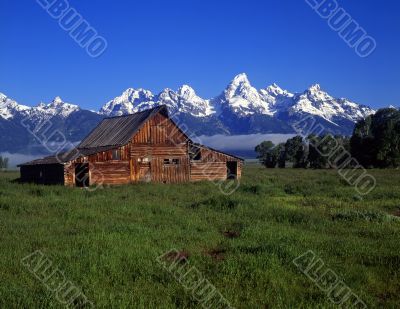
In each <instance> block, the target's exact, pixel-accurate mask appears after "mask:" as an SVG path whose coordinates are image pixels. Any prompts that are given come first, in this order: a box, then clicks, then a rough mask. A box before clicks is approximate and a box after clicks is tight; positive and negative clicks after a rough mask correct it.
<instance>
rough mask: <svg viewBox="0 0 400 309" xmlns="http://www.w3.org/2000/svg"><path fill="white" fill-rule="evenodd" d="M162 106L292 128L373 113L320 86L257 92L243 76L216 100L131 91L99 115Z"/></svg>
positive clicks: (182, 91) (187, 92)
mask: <svg viewBox="0 0 400 309" xmlns="http://www.w3.org/2000/svg"><path fill="white" fill-rule="evenodd" d="M161 104H165V105H167V106H168V108H169V110H170V112H171V113H172V114H178V115H179V114H185V115H189V116H193V117H196V118H202V117H207V116H211V115H213V116H216V117H220V116H222V114H223V115H224V116H223V117H222V118H224V119H225V120H226V119H227V118H226V117H228V118H229V117H230V116H229V115H235V117H241V118H247V117H251V116H254V115H259V116H269V117H274V118H276V119H280V120H282V121H285V122H287V123H288V124H289V125H290V123H291V122H290V119H291V118H293V117H295V116H301V115H304V114H310V115H314V116H317V117H321V118H323V119H325V120H326V121H328V122H330V123H332V124H334V125H336V126H339V124H340V123H341V121H349V122H350V123H355V122H356V121H357V120H359V119H360V118H363V117H366V116H368V115H370V114H372V113H374V110H372V109H371V108H369V107H367V106H363V105H359V104H357V103H354V102H352V101H350V100H348V99H343V98H339V99H338V98H334V97H332V96H331V95H329V94H328V93H327V92H325V91H323V90H322V89H321V86H320V85H318V84H315V85H312V86H311V87H310V88H308V89H307V90H306V91H304V92H303V93H291V92H289V91H287V90H284V89H282V88H281V87H279V86H278V85H277V84H272V85H270V86H268V87H266V88H264V89H260V90H257V89H256V88H254V87H253V86H252V85H251V83H250V81H249V79H248V77H247V75H246V74H245V73H242V74H239V75H237V76H236V77H235V78H234V79H233V80H232V81H231V82H230V83H229V84H228V86H227V87H226V88H225V90H224V91H223V92H222V94H220V95H219V96H217V97H216V98H214V99H203V98H201V97H199V96H198V95H197V94H196V92H195V91H194V89H193V88H191V87H190V86H188V85H183V86H182V87H180V88H179V89H178V91H176V92H175V91H173V90H171V89H169V88H166V89H164V90H163V91H162V92H161V93H159V94H158V95H153V94H152V93H151V92H150V91H148V90H144V89H137V90H135V89H132V88H129V89H127V90H126V91H125V92H124V93H123V94H122V95H121V96H119V97H116V98H114V99H113V100H111V101H109V102H107V103H106V104H105V105H104V106H103V107H102V108H101V109H100V114H102V115H106V116H119V115H124V114H131V113H135V112H137V111H142V110H145V109H148V108H152V107H155V106H157V105H161ZM282 115H287V116H285V117H283V116H282ZM281 117H283V118H282V119H281ZM288 117H289V118H288Z"/></svg>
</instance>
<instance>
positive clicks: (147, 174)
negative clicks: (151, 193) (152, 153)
mask: <svg viewBox="0 0 400 309" xmlns="http://www.w3.org/2000/svg"><path fill="white" fill-rule="evenodd" d="M139 181H142V182H150V181H151V169H150V162H141V163H139Z"/></svg>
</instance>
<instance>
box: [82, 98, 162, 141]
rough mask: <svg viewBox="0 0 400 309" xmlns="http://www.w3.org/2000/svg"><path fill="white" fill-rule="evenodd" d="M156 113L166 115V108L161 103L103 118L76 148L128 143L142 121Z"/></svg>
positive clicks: (141, 124) (142, 123)
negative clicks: (127, 113)
mask: <svg viewBox="0 0 400 309" xmlns="http://www.w3.org/2000/svg"><path fill="white" fill-rule="evenodd" d="M157 113H162V114H163V115H165V116H166V117H168V109H167V107H166V106H165V105H161V106H158V107H155V108H152V109H148V110H145V111H143V112H139V113H135V114H131V115H125V116H118V117H110V118H105V119H103V121H102V122H100V124H99V125H98V126H97V127H96V128H94V130H93V131H92V132H90V133H89V135H88V136H87V137H85V138H84V139H83V141H82V142H81V143H80V144H79V145H78V147H77V148H78V149H87V148H95V147H108V146H122V145H126V144H128V143H129V141H130V139H131V138H132V136H133V135H134V134H135V133H136V132H137V131H139V130H140V128H141V127H142V126H143V125H144V123H145V122H146V121H147V120H149V119H150V118H151V117H153V116H154V115H155V114H157Z"/></svg>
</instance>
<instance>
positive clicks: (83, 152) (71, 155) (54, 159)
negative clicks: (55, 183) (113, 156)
mask: <svg viewBox="0 0 400 309" xmlns="http://www.w3.org/2000/svg"><path fill="white" fill-rule="evenodd" d="M114 148H116V146H106V147H94V148H88V149H77V148H74V149H72V150H70V151H66V152H60V153H59V154H56V155H53V156H48V157H44V158H41V159H37V160H33V161H29V162H26V163H23V164H19V165H18V167H20V166H25V165H42V164H64V163H66V162H69V161H73V160H75V159H77V158H80V157H85V156H90V155H93V154H96V153H98V152H102V151H107V150H111V149H114Z"/></svg>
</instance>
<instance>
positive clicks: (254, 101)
mask: <svg viewBox="0 0 400 309" xmlns="http://www.w3.org/2000/svg"><path fill="white" fill-rule="evenodd" d="M215 104H216V105H220V107H221V109H228V110H231V111H232V112H234V113H235V114H238V115H239V116H248V115H252V114H265V115H272V114H273V112H272V111H271V110H270V105H269V104H268V103H267V102H266V101H264V100H263V95H262V94H261V93H260V92H259V91H258V90H257V89H256V88H254V87H253V86H252V85H251V84H250V82H249V79H248V78H247V75H246V74H245V73H242V74H239V75H237V76H236V77H235V78H234V79H233V80H232V81H231V83H230V84H229V85H228V87H227V88H226V89H225V91H224V92H223V93H222V95H220V96H219V97H218V98H217V99H216V100H215Z"/></svg>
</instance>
